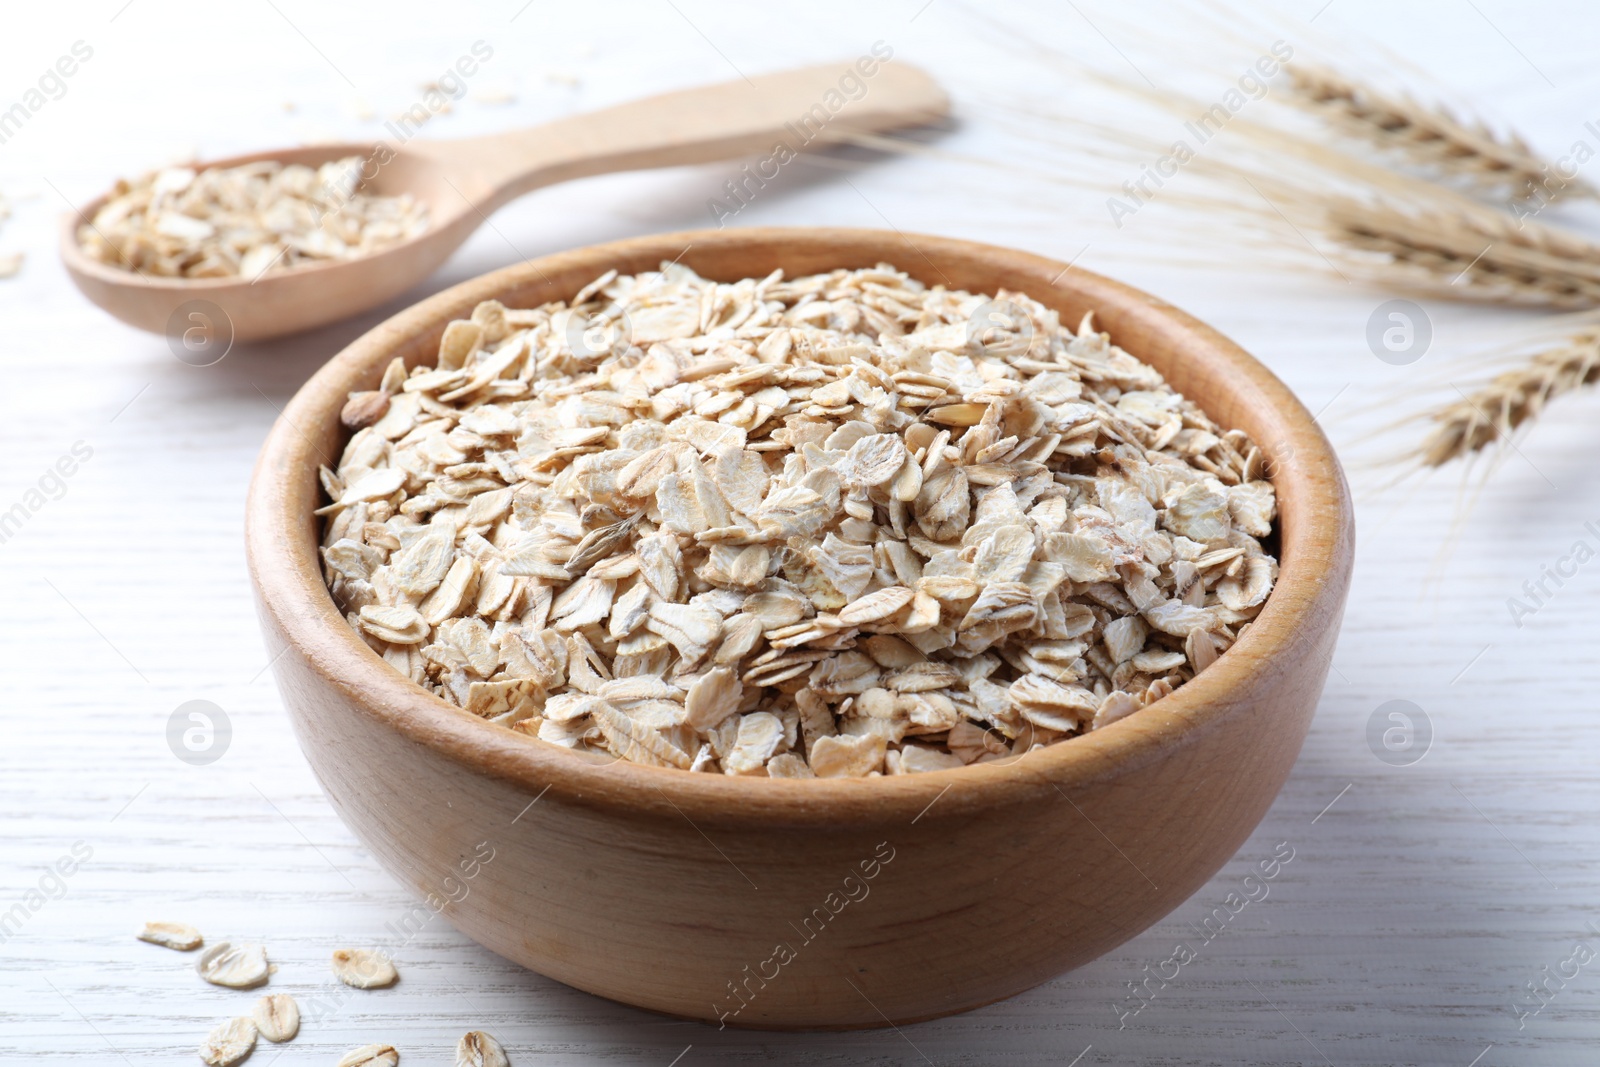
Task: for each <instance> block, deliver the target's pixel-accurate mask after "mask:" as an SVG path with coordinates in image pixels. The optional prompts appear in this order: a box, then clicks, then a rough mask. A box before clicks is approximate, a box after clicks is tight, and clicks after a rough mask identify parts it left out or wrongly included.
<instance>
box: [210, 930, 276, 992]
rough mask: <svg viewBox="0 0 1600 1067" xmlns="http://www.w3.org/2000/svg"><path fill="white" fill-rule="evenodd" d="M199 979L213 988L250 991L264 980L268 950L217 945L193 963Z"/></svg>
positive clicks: (250, 946) (223, 943)
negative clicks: (214, 986) (225, 987)
mask: <svg viewBox="0 0 1600 1067" xmlns="http://www.w3.org/2000/svg"><path fill="white" fill-rule="evenodd" d="M195 970H196V971H198V972H199V974H200V977H201V978H204V979H205V980H206V981H208V982H210V983H211V984H212V985H220V986H228V987H229V988H231V989H249V988H251V987H252V986H258V985H260V984H261V983H262V982H265V981H266V980H267V975H268V974H269V973H270V972H269V968H268V965H267V950H266V949H265V948H263V947H262V946H261V945H239V946H238V947H235V946H233V945H230V944H229V943H228V942H226V941H221V942H218V943H217V944H215V945H212V946H211V947H210V948H208V949H206V951H205V952H204V953H203V954H202V955H201V957H200V959H199V961H198V962H197V963H196V964H195Z"/></svg>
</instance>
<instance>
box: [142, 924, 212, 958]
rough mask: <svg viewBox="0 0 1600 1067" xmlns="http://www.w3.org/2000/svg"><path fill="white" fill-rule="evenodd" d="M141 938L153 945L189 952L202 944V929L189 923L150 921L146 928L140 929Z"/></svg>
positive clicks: (145, 925)
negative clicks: (197, 928)
mask: <svg viewBox="0 0 1600 1067" xmlns="http://www.w3.org/2000/svg"><path fill="white" fill-rule="evenodd" d="M139 940H140V941H148V942H150V943H151V944H152V945H161V946H162V947H164V948H173V949H177V950H178V951H179V952H188V951H190V950H191V949H197V948H199V947H200V945H201V941H202V939H201V937H200V931H199V930H196V929H195V928H194V927H192V926H190V925H189V924H188V923H167V922H148V923H145V924H144V929H142V930H140V931H139Z"/></svg>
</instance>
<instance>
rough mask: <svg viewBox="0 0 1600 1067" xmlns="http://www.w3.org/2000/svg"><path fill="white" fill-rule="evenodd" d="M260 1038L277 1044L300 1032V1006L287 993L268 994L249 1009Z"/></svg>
mask: <svg viewBox="0 0 1600 1067" xmlns="http://www.w3.org/2000/svg"><path fill="white" fill-rule="evenodd" d="M250 1017H251V1018H252V1019H254V1020H255V1024H256V1029H257V1030H259V1031H261V1036H262V1037H264V1038H266V1039H267V1040H268V1041H271V1042H272V1043H274V1044H277V1043H279V1042H282V1041H288V1040H290V1039H291V1038H293V1037H294V1035H295V1034H298V1033H299V1032H300V1006H299V1005H298V1004H296V1003H295V1000H294V998H293V997H291V996H290V995H289V994H287V993H268V994H267V995H266V996H264V997H262V998H261V999H260V1000H258V1001H256V1003H255V1007H253V1008H251V1009H250Z"/></svg>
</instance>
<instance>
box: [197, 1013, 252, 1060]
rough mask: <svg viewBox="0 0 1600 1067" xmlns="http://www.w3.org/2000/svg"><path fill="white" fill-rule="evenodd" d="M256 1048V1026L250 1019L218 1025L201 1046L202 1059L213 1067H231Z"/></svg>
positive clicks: (229, 1021)
mask: <svg viewBox="0 0 1600 1067" xmlns="http://www.w3.org/2000/svg"><path fill="white" fill-rule="evenodd" d="M255 1047H256V1024H255V1023H253V1022H251V1021H250V1020H249V1019H245V1018H242V1017H241V1018H238V1019H229V1020H228V1021H227V1022H224V1023H218V1024H217V1025H216V1026H215V1027H214V1028H213V1029H212V1031H211V1032H210V1033H209V1034H207V1035H206V1040H205V1044H203V1045H201V1046H200V1058H201V1059H202V1060H204V1061H205V1062H206V1063H208V1064H210V1065H211V1067H231V1065H232V1064H235V1063H238V1062H239V1061H240V1060H242V1059H244V1058H245V1057H246V1056H248V1055H250V1051H251V1050H252V1049H254V1048H255Z"/></svg>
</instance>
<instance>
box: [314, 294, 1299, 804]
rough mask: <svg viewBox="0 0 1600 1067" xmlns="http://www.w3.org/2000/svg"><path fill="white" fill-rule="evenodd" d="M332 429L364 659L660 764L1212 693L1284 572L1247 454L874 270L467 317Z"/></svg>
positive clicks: (330, 554)
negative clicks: (341, 436)
mask: <svg viewBox="0 0 1600 1067" xmlns="http://www.w3.org/2000/svg"><path fill="white" fill-rule="evenodd" d="M996 299H998V300H1004V301H1006V302H1008V303H1009V304H1011V305H1013V307H1014V308H1015V309H1016V311H1017V314H1014V315H1011V316H1010V317H1009V320H1010V322H1011V325H1007V326H1003V327H996V326H995V324H994V320H993V317H992V316H986V313H985V311H984V309H985V308H986V307H987V306H988V305H989V304H990V303H991V301H992V300H996ZM975 323H977V324H979V325H981V326H982V327H983V328H982V329H973V328H972V327H973V325H974V324H975ZM343 422H344V425H345V426H346V427H347V428H348V429H349V430H351V431H352V433H351V436H350V437H349V440H348V441H347V443H346V444H345V446H344V450H343V453H342V455H341V456H340V457H339V459H338V462H337V464H335V465H334V466H332V467H330V468H327V469H324V470H323V471H322V482H323V487H324V490H325V491H326V493H327V499H328V501H330V502H329V503H328V504H327V505H326V506H324V507H322V508H320V509H319V514H322V515H324V516H326V519H325V527H324V531H323V543H322V547H323V563H324V568H325V577H326V580H327V582H328V586H329V589H330V592H331V593H332V595H333V598H334V601H335V602H336V603H337V604H338V606H339V608H340V610H341V611H342V612H343V613H344V615H345V617H346V619H347V621H348V622H349V624H350V626H351V627H352V628H353V629H354V631H355V632H356V633H357V634H359V635H360V637H361V639H362V640H363V641H365V642H366V643H367V644H368V645H369V646H370V647H371V648H372V650H373V651H374V653H376V654H378V655H380V656H382V657H383V658H384V660H385V661H386V662H387V663H389V664H390V665H391V666H392V667H393V668H394V669H396V670H398V671H400V672H401V673H403V674H404V675H405V676H406V677H408V678H410V679H411V680H412V681H414V682H416V683H417V684H419V685H421V686H424V687H425V688H427V689H428V690H429V691H431V692H432V693H434V694H436V695H438V696H440V697H441V698H443V699H444V700H446V701H448V702H449V703H451V704H454V705H456V706H457V707H459V708H460V709H461V712H462V714H464V715H473V716H475V717H479V718H483V719H487V720H489V721H490V722H493V723H497V724H499V725H502V726H504V727H506V728H508V729H512V730H515V731H517V732H520V733H523V734H526V735H528V736H529V737H530V738H537V739H539V740H540V741H543V742H545V743H548V744H554V745H559V746H562V747H565V748H570V749H573V750H575V751H578V752H583V753H589V754H593V755H603V756H607V757H611V758H621V759H626V760H629V761H632V762H637V763H643V764H648V765H651V766H654V767H659V768H663V769H667V770H673V769H676V770H684V771H688V772H691V773H721V774H728V775H741V776H746V777H771V778H839V777H872V776H874V775H894V774H918V773H926V772H931V771H938V770H944V769H947V768H951V767H955V766H957V765H967V764H971V763H978V762H984V761H991V760H1003V759H1010V758H1014V757H1016V756H1020V755H1022V754H1025V753H1027V752H1030V751H1032V750H1034V749H1036V748H1039V747H1042V746H1045V745H1050V744H1052V743H1055V742H1058V741H1064V740H1067V739H1069V738H1072V737H1075V736H1079V735H1081V734H1083V733H1085V732H1087V731H1089V730H1093V729H1098V728H1101V727H1104V726H1108V725H1110V724H1112V723H1114V722H1117V721H1119V720H1121V719H1123V718H1126V717H1127V716H1129V715H1132V714H1135V713H1137V712H1138V711H1139V710H1140V709H1142V708H1144V707H1146V706H1148V705H1149V704H1151V703H1152V702H1154V701H1156V700H1159V699H1160V698H1161V697H1162V696H1165V695H1166V694H1168V693H1171V692H1173V691H1174V690H1175V689H1177V688H1179V687H1180V686H1182V685H1183V684H1184V683H1186V682H1187V681H1189V680H1190V679H1192V678H1193V677H1194V676H1195V675H1196V674H1197V673H1199V672H1200V671H1203V670H1205V669H1207V668H1208V667H1209V666H1210V665H1211V664H1212V663H1213V662H1215V660H1216V659H1217V658H1218V657H1220V656H1224V655H1226V653H1227V650H1228V648H1229V647H1230V646H1231V645H1232V644H1233V643H1234V641H1235V640H1236V639H1237V638H1238V637H1239V635H1240V634H1241V633H1242V632H1243V630H1244V628H1245V627H1246V626H1248V624H1249V623H1250V621H1251V620H1252V619H1254V618H1255V617H1256V616H1257V615H1258V614H1259V612H1260V611H1261V610H1262V607H1263V605H1264V604H1265V603H1266V602H1267V599H1268V598H1269V597H1270V595H1271V591H1272V588H1273V586H1274V585H1275V584H1276V581H1277V577H1278V565H1277V561H1276V560H1275V559H1274V558H1273V557H1272V556H1271V555H1270V554H1269V552H1268V551H1267V549H1266V547H1264V545H1263V542H1262V540H1260V539H1261V538H1267V537H1270V535H1271V534H1272V532H1273V529H1274V523H1275V521H1276V518H1277V500H1276V495H1275V494H1274V493H1273V490H1272V485H1271V483H1270V482H1269V481H1267V480H1266V479H1265V478H1264V477H1263V472H1264V471H1265V470H1266V469H1267V468H1268V467H1269V466H1270V464H1268V462H1267V461H1266V459H1265V457H1264V456H1263V454H1262V452H1261V450H1260V448H1258V447H1257V446H1256V445H1255V444H1254V443H1253V442H1252V441H1251V440H1250V439H1249V437H1248V436H1246V435H1245V434H1243V433H1241V432H1239V431H1237V430H1229V429H1226V428H1224V427H1222V426H1219V425H1218V424H1217V423H1215V422H1213V421H1212V420H1211V419H1210V418H1209V417H1208V416H1207V415H1206V414H1205V412H1203V411H1201V410H1200V409H1199V408H1198V407H1197V406H1195V405H1194V404H1193V403H1191V402H1189V401H1188V400H1187V399H1186V398H1184V397H1183V396H1182V395H1180V394H1179V393H1177V392H1175V391H1174V390H1173V389H1172V388H1171V387H1170V386H1169V385H1168V384H1167V383H1166V382H1165V381H1164V380H1163V379H1162V377H1161V376H1160V375H1159V374H1158V373H1157V372H1156V371H1155V370H1154V369H1153V368H1151V367H1150V366H1149V365H1147V364H1145V363H1142V362H1141V361H1140V360H1139V359H1137V358H1136V356H1135V355H1134V354H1131V353H1129V352H1127V351H1124V350H1123V349H1121V348H1119V347H1118V346H1117V345H1115V344H1114V343H1112V340H1111V338H1110V336H1109V335H1108V334H1105V333H1101V332H1100V331H1098V330H1097V329H1095V327H1094V322H1093V317H1092V316H1089V315H1086V316H1085V317H1084V318H1083V319H1082V320H1081V321H1079V322H1077V323H1075V324H1066V323H1062V322H1061V321H1060V318H1059V316H1058V314H1057V313H1056V312H1054V311H1052V310H1050V309H1048V308H1046V307H1044V306H1043V305H1041V304H1039V303H1038V302H1037V301H1034V300H1032V299H1031V298H1029V297H1028V296H1026V295H1025V294H1021V293H1013V292H1000V293H996V294H992V295H987V294H976V293H968V292H963V291H959V290H951V289H948V288H945V287H933V288H930V287H928V286H925V285H923V284H922V283H921V282H918V281H916V280H915V279H913V278H911V277H910V276H908V275H906V274H904V273H903V272H901V271H898V270H896V269H895V268H894V267H892V266H890V265H887V264H881V265H879V266H876V267H871V268H866V269H860V270H836V271H832V272H829V273H825V274H815V275H808V276H804V277H797V278H787V277H785V276H784V275H783V273H782V272H781V271H775V272H773V273H772V274H770V275H768V276H766V277H763V278H743V279H737V280H731V281H713V280H710V279H706V278H702V277H700V276H699V275H698V274H696V273H695V272H694V271H692V270H690V269H689V268H687V267H684V266H683V265H681V264H678V263H667V264H663V265H662V267H661V269H660V270H658V271H646V272H641V273H639V274H636V275H631V276H630V275H622V274H619V273H617V272H616V271H607V272H606V273H605V274H603V275H601V276H600V277H599V278H596V279H594V280H593V281H592V282H590V283H589V284H588V285H586V286H583V287H582V288H581V289H579V290H578V291H577V292H576V293H574V294H573V296H572V298H571V299H570V300H568V301H558V302H553V303H549V304H545V305H543V306H541V307H536V308H507V307H505V306H504V305H502V304H500V303H499V302H497V301H493V300H491V301H486V302H484V303H482V304H480V305H478V307H477V308H475V309H474V310H473V312H472V314H471V316H470V317H468V318H462V319H458V320H456V321H453V322H451V323H449V324H447V326H446V327H445V329H444V330H443V331H442V336H441V339H440V341H439V351H438V357H437V361H436V363H435V365H434V366H432V367H428V366H417V367H412V368H410V369H409V370H408V369H407V368H406V367H405V366H404V364H398V365H391V367H390V368H389V369H388V370H387V371H386V372H385V374H384V377H383V381H382V384H381V387H380V388H379V389H376V390H371V391H368V392H362V393H357V394H353V395H352V397H351V398H350V401H349V403H347V404H346V405H345V408H344V412H343Z"/></svg>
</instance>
